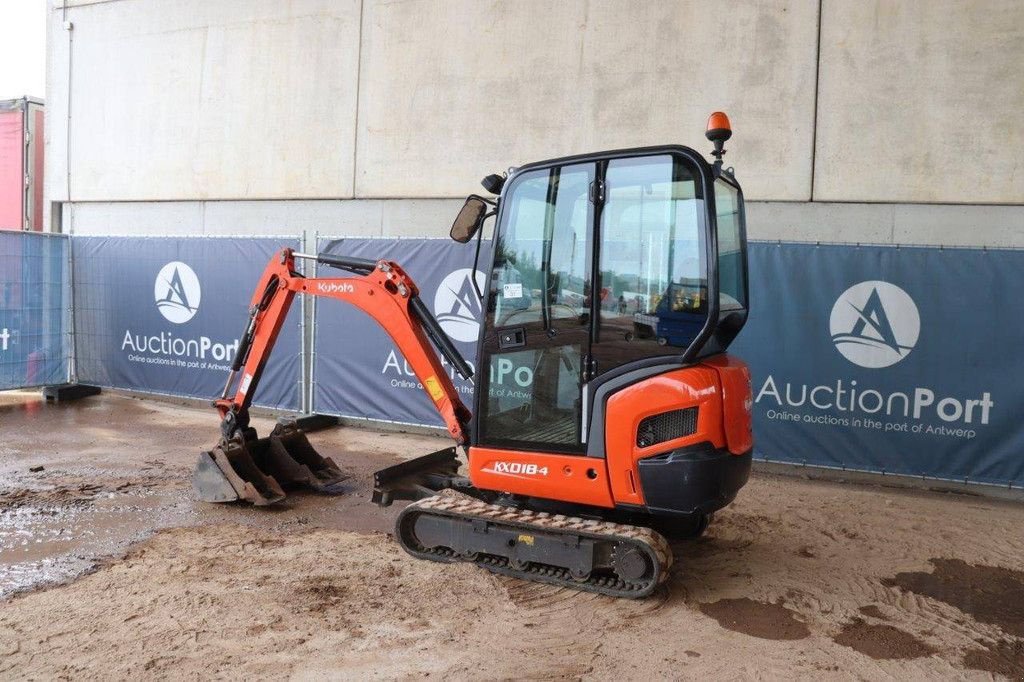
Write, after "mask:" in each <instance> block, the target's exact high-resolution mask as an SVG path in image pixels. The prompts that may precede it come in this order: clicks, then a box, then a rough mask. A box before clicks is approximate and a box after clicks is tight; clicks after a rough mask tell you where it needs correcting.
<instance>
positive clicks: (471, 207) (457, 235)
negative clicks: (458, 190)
mask: <svg viewBox="0 0 1024 682" xmlns="http://www.w3.org/2000/svg"><path fill="white" fill-rule="evenodd" d="M486 216H487V204H486V203H485V202H484V200H483V199H480V198H479V197H470V198H468V199H466V203H465V204H464V205H463V206H462V210H461V211H459V215H457V216H455V222H454V223H452V231H451V233H450V235H451V238H452V239H454V240H455V241H457V242H459V243H460V244H465V243H466V242H468V241H469V240H470V239H472V238H473V236H474V235H475V234H476V233H477V232H478V231H479V230H480V227H481V226H482V225H483V224H484V218H485V217H486Z"/></svg>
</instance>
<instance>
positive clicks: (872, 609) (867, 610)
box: [857, 604, 889, 620]
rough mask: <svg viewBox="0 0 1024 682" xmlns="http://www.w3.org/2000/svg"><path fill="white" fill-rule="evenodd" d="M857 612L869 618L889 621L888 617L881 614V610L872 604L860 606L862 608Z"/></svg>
mask: <svg viewBox="0 0 1024 682" xmlns="http://www.w3.org/2000/svg"><path fill="white" fill-rule="evenodd" d="M857 610H858V611H860V612H861V613H862V614H864V615H865V616H868V617H870V618H877V619H878V620H889V618H888V616H886V615H885V614H884V613H882V609H880V608H878V607H877V606H875V605H874V604H868V605H867V606H862V607H860V608H859V609H857Z"/></svg>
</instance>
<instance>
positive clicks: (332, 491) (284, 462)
mask: <svg viewBox="0 0 1024 682" xmlns="http://www.w3.org/2000/svg"><path fill="white" fill-rule="evenodd" d="M260 441H266V442H267V443H266V446H265V447H261V452H260V453H255V452H254V453H253V457H254V458H255V459H256V462H257V464H258V465H259V466H260V468H261V469H263V470H264V471H266V472H267V473H268V474H270V475H272V476H273V477H274V478H276V479H277V480H278V481H279V482H280V483H281V484H282V485H284V486H286V487H292V486H307V487H309V488H312V489H313V490H315V491H317V492H319V493H325V494H328V495H338V494H341V493H342V492H344V491H343V490H342V486H341V484H342V482H343V481H345V480H347V479H348V474H346V473H344V472H343V471H342V470H341V469H340V468H338V465H337V464H335V463H334V460H333V459H331V458H330V457H323V456H321V455H320V453H319V452H317V451H316V448H314V447H313V445H312V444H311V443H310V442H309V439H308V438H306V434H304V433H303V432H302V429H300V428H298V427H297V426H296V425H295V422H293V421H288V422H282V423H279V424H278V425H277V426H275V427H274V430H273V431H272V432H271V434H270V437H269V438H264V439H260ZM260 441H257V442H260ZM261 445H262V444H261Z"/></svg>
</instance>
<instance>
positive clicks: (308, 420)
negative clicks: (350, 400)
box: [295, 414, 341, 433]
mask: <svg viewBox="0 0 1024 682" xmlns="http://www.w3.org/2000/svg"><path fill="white" fill-rule="evenodd" d="M340 423H341V420H340V419H338V418H337V417H331V416H329V415H326V414H308V415H306V416H304V417H299V418H298V419H296V420H295V425H296V426H298V427H299V428H300V429H302V430H303V431H305V432H306V433H310V432H313V431H323V430H324V429H329V428H331V427H332V426H337V425H338V424H340Z"/></svg>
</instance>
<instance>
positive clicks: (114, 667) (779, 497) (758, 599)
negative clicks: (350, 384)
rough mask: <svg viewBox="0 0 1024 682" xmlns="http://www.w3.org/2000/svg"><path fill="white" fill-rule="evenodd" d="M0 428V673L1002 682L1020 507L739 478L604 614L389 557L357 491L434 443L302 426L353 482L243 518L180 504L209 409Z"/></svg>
mask: <svg viewBox="0 0 1024 682" xmlns="http://www.w3.org/2000/svg"><path fill="white" fill-rule="evenodd" d="M269 423H270V422H267V421H261V422H260V423H258V424H257V426H258V427H260V428H261V429H262V430H263V431H264V432H265V431H266V430H267V428H268V426H269ZM0 433H2V435H3V437H2V439H0V677H2V678H5V679H7V678H47V679H51V678H81V677H103V678H110V677H113V678H127V677H136V676H143V677H169V678H208V677H227V678H243V677H244V678H251V677H254V676H261V677H264V676H265V677H269V676H273V677H277V678H280V677H293V678H299V679H304V678H318V679H319V678H323V677H334V678H346V679H368V678H369V679H374V678H384V679H395V678H397V679H407V678H413V677H416V678H419V677H425V676H428V675H429V676H430V677H444V678H446V679H479V678H485V679H506V678H508V679H511V678H516V679H524V678H525V679H577V678H583V679H610V678H619V679H666V678H669V679H671V678H674V679H690V678H694V679H696V678H710V677H719V678H723V677H724V678H728V679H736V678H755V679H776V678H783V677H785V678H794V677H798V678H815V679H818V678H830V679H881V678H893V679H899V680H907V679H924V678H929V679H931V678H936V677H942V678H964V679H991V678H992V677H993V676H996V677H1000V676H1005V677H1009V678H1011V679H1018V678H1024V572H1022V571H1021V570H1020V569H1021V567H1022V566H1024V505H1021V504H1014V503H1009V502H999V501H994V500H988V499H984V498H979V497H972V496H965V495H951V494H941V493H932V492H924V491H910V490H899V489H893V488H883V487H876V486H857V485H852V484H837V483H828V482H820V481H810V480H803V479H799V478H788V477H778V476H771V475H766V474H755V475H754V477H753V478H752V480H751V481H750V483H749V484H748V485H747V487H746V488H745V489H744V490H743V491H741V493H740V496H739V499H738V500H737V502H736V503H735V504H733V505H732V506H730V507H729V508H727V509H726V510H724V511H722V512H720V513H719V514H718V515H717V516H716V518H715V520H714V522H713V523H712V525H711V527H710V529H709V530H708V532H707V534H706V535H705V536H704V537H703V538H701V539H698V540H692V541H684V542H679V543H675V544H674V551H675V554H676V563H675V565H674V566H673V569H672V576H671V577H670V579H669V581H668V583H667V584H666V585H665V586H663V587H662V588H660V589H659V591H658V592H656V593H655V595H654V596H652V597H651V598H648V599H646V600H643V601H627V600H615V599H611V598H607V597H599V596H595V595H590V594H583V593H577V592H573V591H569V590H565V589H558V588H553V587H549V586H543V585H538V584H532V583H523V582H519V581H515V580H511V579H508V578H503V577H498V576H494V575H491V574H489V573H486V572H485V571H483V570H481V569H478V568H474V567H471V566H447V565H442V564H435V563H430V562H423V561H416V560H414V559H412V558H410V557H408V556H407V555H405V554H404V553H403V552H402V551H401V550H400V549H398V548H397V547H396V546H395V544H394V543H393V542H392V541H391V540H390V538H389V537H388V535H387V533H388V531H389V530H390V525H391V522H392V520H393V518H394V515H395V513H396V511H397V510H395V509H389V510H385V511H381V510H378V509H377V508H376V507H374V506H372V505H371V504H370V502H369V481H370V474H371V472H372V471H374V470H375V469H378V468H380V467H382V466H386V465H388V464H390V463H393V462H395V461H397V460H399V459H401V458H408V457H413V456H417V455H419V454H423V453H425V452H429V451H432V450H435V449H438V448H440V447H444V446H445V445H446V441H444V440H443V439H440V438H435V437H431V436H419V435H403V434H395V433H389V434H380V433H374V432H372V431H368V430H361V429H354V428H347V429H342V428H338V429H333V430H330V431H324V432H319V433H315V434H312V435H311V440H312V441H313V443H314V444H315V445H316V446H317V447H318V448H319V449H320V451H321V452H322V453H323V454H325V455H328V456H331V457H333V458H334V459H335V460H336V461H337V462H338V464H339V465H340V466H341V467H342V468H343V469H346V470H347V471H349V472H351V473H352V475H353V478H352V482H351V486H350V490H349V491H348V492H347V493H346V494H345V495H342V496H340V497H332V498H324V497H317V496H312V495H295V496H292V497H290V498H289V502H288V504H286V505H285V506H284V507H283V508H281V509H278V510H260V511H257V510H254V509H251V508H245V507H241V506H234V505H205V504H202V503H199V502H196V501H195V500H194V499H193V496H192V493H191V489H190V487H189V486H190V484H189V476H190V472H191V468H192V466H193V464H194V462H195V459H196V456H197V454H198V451H199V450H200V449H201V448H202V447H204V446H209V445H211V444H212V442H213V440H214V439H215V435H216V419H215V417H214V415H213V414H211V411H209V410H203V409H196V408H192V407H185V406H180V405H176V404H173V403H168V402H161V401H152V400H140V399H135V398H129V397H124V396H115V395H104V396H100V397H95V398H89V399H86V400H83V401H81V402H79V403H77V404H65V405H47V404H45V403H42V402H40V401H39V400H38V399H37V398H36V397H34V396H29V395H28V394H0ZM39 467H43V468H42V470H38V468H39ZM33 469H37V470H36V471H33Z"/></svg>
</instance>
